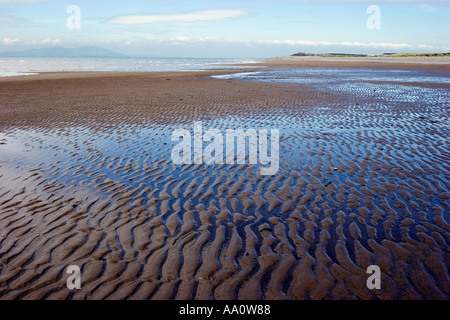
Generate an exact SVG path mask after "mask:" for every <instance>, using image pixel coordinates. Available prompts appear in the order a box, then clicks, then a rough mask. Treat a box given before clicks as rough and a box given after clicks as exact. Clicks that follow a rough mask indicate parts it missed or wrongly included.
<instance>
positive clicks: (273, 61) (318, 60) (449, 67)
mask: <svg viewBox="0 0 450 320" xmlns="http://www.w3.org/2000/svg"><path fill="white" fill-rule="evenodd" d="M219 66H220V65H219ZM223 66H233V67H239V66H242V67H244V68H243V69H242V70H246V71H248V72H251V71H257V70H260V68H261V67H265V68H358V69H359V68H361V69H385V70H386V69H391V70H414V71H431V72H439V73H443V74H447V75H449V76H450V57H394V58H390V57H308V56H306V57H293V56H286V57H276V58H268V59H262V61H261V62H257V63H251V64H246V63H243V64H230V65H229V64H224V65H223ZM251 67H255V68H254V69H251ZM237 72H239V68H236V69H227V68H224V69H220V67H218V68H216V69H205V70H195V71H145V72H140V71H61V72H59V71H57V72H34V73H35V74H32V75H19V76H10V77H0V83H1V82H8V81H21V80H28V79H33V80H43V79H63V78H71V79H73V78H83V77H87V78H91V77H100V76H101V77H104V76H117V75H120V76H129V75H145V74H152V75H155V76H165V75H171V74H196V73H204V74H205V75H207V76H208V75H215V74H217V73H220V74H229V73H237Z"/></svg>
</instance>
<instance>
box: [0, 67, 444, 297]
mask: <svg viewBox="0 0 450 320" xmlns="http://www.w3.org/2000/svg"><path fill="white" fill-rule="evenodd" d="M308 63H309V62H308ZM308 63H306V65H303V66H305V67H308V66H312V65H308ZM281 64H285V62H283V63H281ZM281 64H280V63H278V64H277V63H273V66H274V67H280V65H281ZM313 64H314V67H317V66H320V67H325V68H326V67H329V66H330V65H332V66H333V67H335V68H336V67H350V66H351V67H352V68H355V67H366V62H361V63H358V62H353V61H349V62H342V63H336V62H330V61H324V62H322V63H320V62H317V61H314V62H313ZM377 65H378V66H379V67H381V66H383V68H386V69H389V68H397V66H396V65H392V64H389V63H385V64H382V63H379V64H377ZM266 66H268V65H267V64H266ZM291 66H295V67H302V62H298V61H296V62H294V63H293V64H291ZM401 66H402V68H405V69H408V68H409V69H411V70H430V71H439V72H444V73H445V74H446V75H447V76H450V70H449V67H448V66H449V65H448V64H446V63H443V64H428V65H427V64H423V63H421V64H418V63H417V64H411V63H410V64H401ZM436 68H437V69H436ZM230 72H236V71H235V70H233V71H229V70H228V71H205V72H190V73H182V72H180V73H176V72H171V73H88V74H86V73H61V74H40V75H36V76H27V77H17V78H11V79H0V115H1V116H0V154H1V156H0V299H1V300H9V299H154V300H157V299H164V300H165V299H202V300H209V299H448V298H449V294H450V288H449V285H450V281H449V279H450V278H449V273H448V266H449V262H450V261H449V259H450V255H449V243H450V233H449V231H450V225H449V215H448V212H449V200H450V192H449V176H450V166H449V159H450V153H449V150H450V148H449V144H448V136H449V134H450V132H449V131H450V130H449V120H448V114H449V103H450V101H449V98H448V97H449V90H450V86H449V85H446V84H423V85H421V84H417V83H414V84H413V85H411V84H401V83H400V84H398V83H397V84H396V85H395V86H383V85H380V84H377V85H376V87H375V88H376V90H379V92H378V94H377V95H376V96H375V95H364V94H363V95H361V94H358V92H356V91H355V92H349V91H345V92H341V91H339V90H337V91H330V92H324V91H320V90H318V89H317V88H315V87H313V86H310V85H307V84H284V83H256V82H243V81H235V80H223V79H222V80H221V79H212V78H210V77H209V76H210V75H213V74H225V73H230ZM244 72H248V70H245V71H244ZM368 85H370V84H368ZM361 88H362V89H361V90H372V87H370V86H361ZM405 88H406V89H405ZM383 90H389V95H388V94H387V91H386V92H384V91H383ZM396 90H398V91H396ZM404 90H407V91H404ZM405 92H406V93H407V94H408V95H410V96H413V97H419V98H420V99H418V98H415V99H413V100H411V99H409V98H407V97H406V93H405ZM388 96H389V97H392V96H396V97H397V98H398V99H391V98H390V99H387V98H386V97H388ZM404 97H406V98H404ZM408 97H409V96H408ZM196 120H201V121H203V124H204V126H205V127H212V128H218V129H220V130H221V131H225V130H226V129H227V128H268V129H270V128H279V129H280V132H281V139H280V155H281V157H280V170H279V172H278V174H277V175H274V176H261V175H260V174H259V168H258V167H257V166H252V165H237V164H236V165H214V166H207V165H206V164H202V165H195V164H193V165H183V166H175V165H174V164H173V163H172V162H171V158H170V153H171V149H172V147H173V146H174V144H173V142H171V140H170V134H171V132H172V131H173V130H174V129H176V128H179V127H185V128H192V125H193V122H194V121H196ZM69 265H78V266H80V267H81V275H82V278H81V279H82V287H81V290H76V291H73V290H68V289H67V287H66V279H67V277H68V275H67V274H66V273H65V271H66V268H67V266H69ZM370 265H378V266H379V267H380V269H381V273H382V274H381V290H369V289H368V288H367V287H366V280H367V277H368V274H367V273H366V269H367V267H368V266H370Z"/></svg>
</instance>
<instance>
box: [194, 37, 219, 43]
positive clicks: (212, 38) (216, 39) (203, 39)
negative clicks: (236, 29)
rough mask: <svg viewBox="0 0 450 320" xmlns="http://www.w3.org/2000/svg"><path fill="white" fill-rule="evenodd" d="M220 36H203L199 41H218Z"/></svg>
mask: <svg viewBox="0 0 450 320" xmlns="http://www.w3.org/2000/svg"><path fill="white" fill-rule="evenodd" d="M218 40H219V38H217V37H202V38H200V39H198V41H200V42H206V41H218Z"/></svg>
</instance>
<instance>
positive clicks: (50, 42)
mask: <svg viewBox="0 0 450 320" xmlns="http://www.w3.org/2000/svg"><path fill="white" fill-rule="evenodd" d="M60 42H61V39H54V40H53V39H44V40H41V41H39V43H41V44H58V43H60Z"/></svg>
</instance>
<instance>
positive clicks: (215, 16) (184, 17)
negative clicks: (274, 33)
mask: <svg viewBox="0 0 450 320" xmlns="http://www.w3.org/2000/svg"><path fill="white" fill-rule="evenodd" d="M245 15H247V12H246V11H245V10H242V9H216V10H203V11H194V12H187V13H175V14H141V15H124V16H119V17H117V18H114V19H112V20H110V21H109V22H110V23H118V24H145V23H158V22H200V21H217V20H227V19H234V18H239V17H243V16H245Z"/></svg>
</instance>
